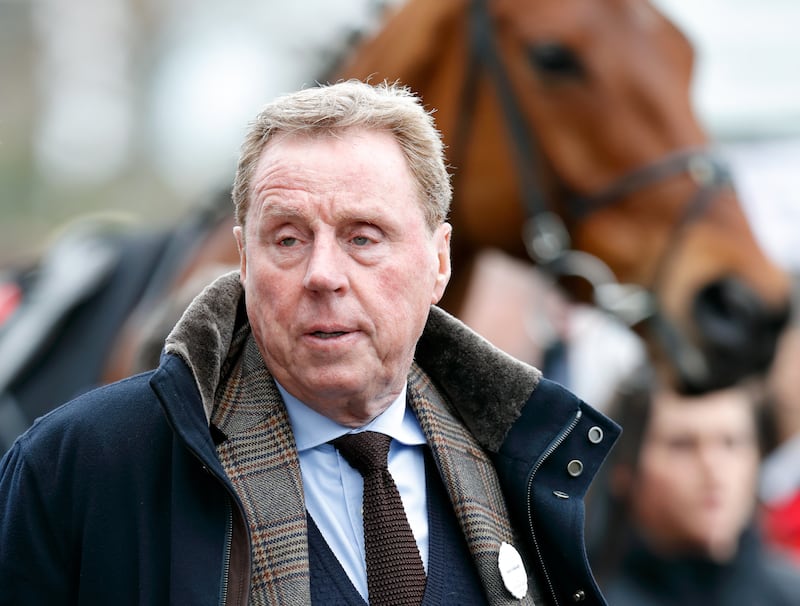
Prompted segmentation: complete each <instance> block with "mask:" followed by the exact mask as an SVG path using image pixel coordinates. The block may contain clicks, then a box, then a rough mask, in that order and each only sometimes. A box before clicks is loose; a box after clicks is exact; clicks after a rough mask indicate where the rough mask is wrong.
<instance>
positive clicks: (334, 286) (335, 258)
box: [303, 238, 348, 292]
mask: <svg viewBox="0 0 800 606" xmlns="http://www.w3.org/2000/svg"><path fill="white" fill-rule="evenodd" d="M346 266H347V259H346V254H345V252H344V251H343V250H342V249H341V246H340V245H339V243H338V242H337V241H336V240H335V239H334V238H315V239H314V243H313V245H312V246H311V254H310V256H309V258H308V264H307V266H306V275H305V278H304V280H303V286H304V287H305V288H306V289H308V290H312V291H317V292H324V291H329V292H338V291H341V290H343V289H345V288H346V287H347V284H348V281H347V274H346Z"/></svg>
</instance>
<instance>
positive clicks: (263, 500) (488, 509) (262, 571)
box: [211, 325, 545, 606]
mask: <svg viewBox="0 0 800 606" xmlns="http://www.w3.org/2000/svg"><path fill="white" fill-rule="evenodd" d="M231 351H232V352H237V351H238V352H241V353H240V354H239V353H234V354H232V357H231V359H230V360H229V361H228V364H227V366H228V370H225V371H224V372H223V378H222V380H221V383H220V386H219V388H218V389H217V395H216V398H215V399H216V402H215V405H214V410H213V411H212V415H211V422H212V423H213V424H214V425H215V426H216V427H218V428H219V429H220V430H221V431H222V432H223V433H224V434H225V435H226V436H227V437H228V439H227V440H226V441H224V442H223V443H221V444H220V445H219V446H218V447H217V454H218V456H219V459H220V461H221V463H222V466H223V468H224V469H225V472H226V473H227V474H228V477H229V478H230V479H231V482H232V484H233V486H234V488H235V489H236V491H237V493H238V494H239V496H240V498H241V501H242V504H243V505H244V508H245V514H246V517H247V520H248V524H249V527H250V535H251V540H252V579H251V587H250V603H251V604H252V605H253V606H259V605H262V604H264V605H271V604H309V603H310V601H311V595H310V576H309V564H308V543H307V529H306V511H305V503H304V500H303V488H302V478H301V475H300V461H299V459H298V455H297V447H296V445H295V443H294V437H293V435H292V431H291V425H290V423H289V418H288V415H287V413H286V407H285V406H284V404H283V401H282V399H281V396H280V393H279V392H278V389H277V387H276V386H275V383H274V381H273V379H272V376H271V375H270V374H269V372H268V371H267V369H266V367H265V366H264V361H263V359H262V358H261V354H260V353H259V351H258V348H257V346H256V345H255V342H254V341H253V338H252V335H251V334H250V332H249V327H248V326H246V325H245V327H243V328H242V329H240V330H239V331H238V333H237V335H236V336H235V337H234V343H233V345H232V347H231ZM409 405H410V406H411V407H412V409H413V410H414V413H415V414H416V416H417V419H418V420H419V422H420V426H421V427H422V429H423V432H424V433H425V435H426V437H427V438H428V440H429V445H430V447H431V452H432V453H433V456H434V459H435V460H436V463H437V466H438V468H439V472H440V474H441V475H442V479H443V480H444V483H445V486H446V487H447V490H448V493H449V494H450V499H451V501H452V502H453V504H454V509H455V512H456V516H457V517H458V520H459V523H460V525H461V528H462V530H463V531H464V535H465V537H466V539H467V543H468V544H469V547H470V551H471V553H472V555H473V558H474V559H475V561H476V564H477V566H478V570H479V572H480V575H481V581H482V583H483V585H484V587H485V588H486V593H487V595H488V596H489V599H490V603H492V604H497V605H500V604H508V605H512V604H515V605H516V604H527V605H531V604H533V603H534V600H535V603H536V604H544V603H545V602H544V601H543V599H542V598H541V593H540V590H539V588H538V586H537V585H536V582H535V578H534V576H533V574H532V571H530V570H529V571H528V572H529V591H528V596H526V597H525V598H524V599H523V600H516V599H514V598H513V597H512V596H511V595H510V594H509V593H508V592H507V591H506V589H505V587H504V584H503V581H502V579H501V577H500V572H499V569H498V563H497V562H498V560H497V558H498V550H499V547H500V544H501V542H503V541H505V542H507V543H511V544H513V545H518V544H519V543H518V541H517V540H516V537H515V533H514V531H513V529H512V527H511V525H510V522H509V518H508V512H507V509H506V505H505V500H504V498H503V494H502V491H501V490H500V485H499V482H498V479H497V475H496V473H495V471H494V468H493V467H492V465H491V462H490V461H489V459H488V457H487V455H486V453H485V452H484V451H483V450H482V449H481V448H480V446H479V445H478V443H477V442H476V441H475V439H474V438H473V437H472V436H471V434H470V433H469V432H468V431H467V429H466V428H465V427H464V425H463V424H462V423H461V422H460V421H459V420H458V417H457V415H456V414H455V413H454V412H453V411H452V410H451V409H450V405H449V404H448V403H447V402H445V401H444V399H443V398H442V397H441V395H440V394H439V393H438V391H437V390H436V388H435V387H434V385H433V384H432V383H431V381H430V379H429V377H428V376H427V375H426V374H425V373H424V372H423V371H422V370H421V369H420V368H419V367H417V366H416V365H414V367H413V368H412V372H411V374H410V375H409Z"/></svg>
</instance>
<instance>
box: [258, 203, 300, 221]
mask: <svg viewBox="0 0 800 606" xmlns="http://www.w3.org/2000/svg"><path fill="white" fill-rule="evenodd" d="M260 215H261V217H262V218H265V219H304V218H306V216H307V215H306V213H305V212H303V211H302V209H300V208H298V207H296V206H294V205H287V204H270V203H265V204H262V206H261V212H260Z"/></svg>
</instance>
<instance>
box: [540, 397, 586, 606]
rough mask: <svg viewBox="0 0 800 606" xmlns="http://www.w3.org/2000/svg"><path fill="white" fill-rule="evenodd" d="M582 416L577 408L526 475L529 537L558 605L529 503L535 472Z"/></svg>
mask: <svg viewBox="0 0 800 606" xmlns="http://www.w3.org/2000/svg"><path fill="white" fill-rule="evenodd" d="M582 416H583V412H581V410H580V409H579V410H578V412H577V413H576V414H575V417H574V418H573V419H572V421H571V422H570V424H569V425H567V426H566V427H565V428H564V429H562V430H561V432H560V433H559V434H558V436H556V439H555V440H553V442H552V443H551V444H550V446H549V447H548V448H547V450H545V451H544V453H542V456H541V457H539V460H538V461H536V464H535V465H534V466H533V469H532V470H531V473H530V475H529V476H528V487H527V497H528V527H529V528H530V531H531V538H532V539H533V545H534V547H535V548H536V556H537V557H538V558H539V564H541V566H542V571H543V572H544V578H545V581H547V587H548V588H549V589H550V595H552V596H553V603H554V604H556V606H558V598H557V597H556V592H555V589H554V588H553V581H552V580H551V579H550V575H549V574H548V572H547V568H546V567H545V565H544V558H543V557H542V551H541V549H540V548H539V541H538V540H537V539H536V533H535V532H534V530H533V511H532V508H531V503H532V502H533V479H534V476H536V473H537V472H538V471H539V468H540V467H541V466H542V465H543V464H544V462H545V461H546V460H547V458H548V457H550V455H552V454H553V453H554V452H555V451H556V449H557V448H558V447H559V446H561V444H562V443H563V442H564V440H566V439H567V437H568V436H569V434H571V433H572V430H573V429H575V427H576V426H577V425H578V422H579V421H580V420H581V417H582Z"/></svg>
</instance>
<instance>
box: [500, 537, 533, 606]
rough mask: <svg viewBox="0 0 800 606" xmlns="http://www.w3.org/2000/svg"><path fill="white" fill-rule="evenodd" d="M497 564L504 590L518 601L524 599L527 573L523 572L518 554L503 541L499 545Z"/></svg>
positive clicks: (523, 566) (526, 589) (526, 590)
mask: <svg viewBox="0 0 800 606" xmlns="http://www.w3.org/2000/svg"><path fill="white" fill-rule="evenodd" d="M497 564H498V566H499V567H500V576H501V577H502V578H503V583H504V584H505V586H506V589H508V591H509V592H511V595H513V596H514V597H515V598H517V599H518V600H521V599H522V598H524V597H525V594H527V593H528V573H527V572H525V564H523V563H522V556H520V555H519V552H518V551H517V550H516V549H514V547H513V546H512V545H509V544H508V543H506V542H505V541H504V542H503V543H502V544H501V545H500V553H499V555H498V556H497Z"/></svg>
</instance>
